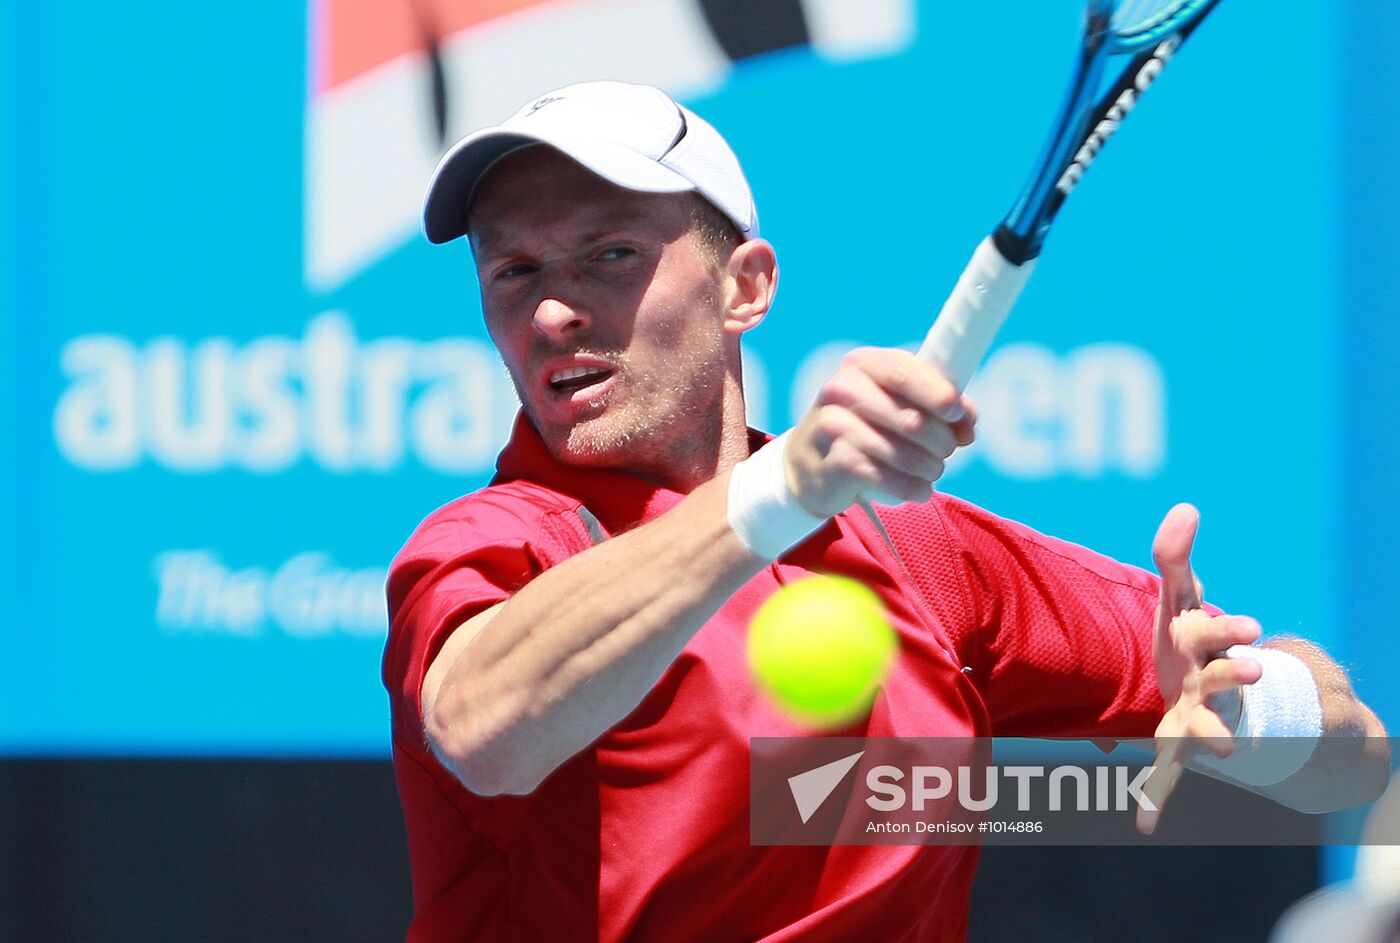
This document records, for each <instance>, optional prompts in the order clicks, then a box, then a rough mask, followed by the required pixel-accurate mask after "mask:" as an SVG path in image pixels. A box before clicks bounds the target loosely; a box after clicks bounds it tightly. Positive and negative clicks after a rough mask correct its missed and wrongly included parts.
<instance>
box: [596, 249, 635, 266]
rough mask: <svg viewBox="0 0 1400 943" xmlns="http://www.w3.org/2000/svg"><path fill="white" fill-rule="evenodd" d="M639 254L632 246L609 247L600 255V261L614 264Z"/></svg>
mask: <svg viewBox="0 0 1400 943" xmlns="http://www.w3.org/2000/svg"><path fill="white" fill-rule="evenodd" d="M636 254H637V250H636V249H633V248H632V247H631V246H608V247H607V248H606V249H604V250H603V251H601V252H599V253H598V256H597V257H598V259H599V261H602V262H614V261H617V260H620V259H626V258H629V257H631V256H634V255H636Z"/></svg>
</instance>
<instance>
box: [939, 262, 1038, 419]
mask: <svg viewBox="0 0 1400 943" xmlns="http://www.w3.org/2000/svg"><path fill="white" fill-rule="evenodd" d="M1034 268H1035V259H1029V260H1028V261H1026V262H1025V263H1024V264H1022V265H1015V264H1013V263H1011V262H1008V261H1007V260H1006V258H1005V257H1004V256H1003V255H1002V254H1001V250H999V249H998V248H997V247H996V243H995V242H993V241H992V237H991V236H988V237H987V238H986V239H983V240H982V242H981V244H980V245H978V246H977V251H976V252H974V253H972V261H971V262H969V263H968V264H967V268H965V269H963V273H962V275H961V276H960V277H959V278H958V283H957V285H955V286H954V287H953V293H952V294H951V295H949V296H948V300H947V301H945V302H943V310H942V311H940V312H938V318H937V319H936V320H935V321H934V322H933V327H931V328H929V332H928V336H927V337H925V338H924V343H923V345H922V346H921V347H920V348H919V354H918V356H919V359H920V360H923V361H926V362H928V363H931V364H933V365H934V366H935V367H938V368H939V369H940V370H942V371H943V375H944V376H946V377H947V378H948V379H949V380H951V381H952V382H953V385H954V386H956V387H957V388H958V392H962V391H963V390H965V389H966V388H967V384H968V381H969V380H971V379H972V375H973V374H974V373H976V372H977V365H978V364H980V363H981V362H982V357H983V356H984V355H985V354H986V353H987V348H988V347H991V346H992V340H993V339H994V338H995V337H996V336H997V331H998V330H1000V329H1001V325H1002V322H1003V321H1005V320H1006V316H1007V314H1009V313H1010V312H1011V309H1012V307H1013V306H1014V305H1015V304H1016V299H1017V298H1018V297H1020V294H1021V289H1022V288H1024V287H1025V286H1026V280H1027V279H1029V278H1030V277H1031V270H1032V269H1034Z"/></svg>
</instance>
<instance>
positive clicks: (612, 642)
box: [422, 348, 974, 795]
mask: <svg viewBox="0 0 1400 943" xmlns="http://www.w3.org/2000/svg"><path fill="white" fill-rule="evenodd" d="M954 412H956V413H957V415H958V416H959V418H957V419H953V420H945V419H943V418H941V416H943V415H951V414H953V413H954ZM973 422H974V419H973V417H972V415H971V412H970V407H969V405H968V404H967V402H966V401H965V400H963V399H961V398H960V397H959V395H958V393H957V391H956V390H954V389H953V386H952V384H950V383H949V382H948V381H947V380H946V379H944V378H943V376H942V375H941V374H940V373H939V372H938V371H937V370H935V369H934V368H933V367H930V366H929V365H927V364H923V363H921V362H919V361H917V360H915V358H914V357H913V355H911V354H909V353H907V352H905V351H901V350H886V349H875V348H866V349H863V350H861V351H857V352H855V353H853V354H852V355H851V356H850V357H848V358H847V360H846V362H845V363H844V364H843V365H842V367H841V369H839V370H838V371H837V372H836V374H835V375H834V376H833V377H832V378H831V379H830V380H829V381H828V382H827V384H826V385H825V386H824V387H823V388H822V391H821V392H820V393H819V394H818V399H817V403H816V404H815V405H814V406H813V407H812V409H811V410H810V411H809V412H808V414H807V415H806V416H805V417H804V418H803V420H802V421H801V422H799V424H798V425H797V427H796V428H795V429H794V430H793V431H792V433H791V435H790V436H789V437H788V439H787V441H786V443H782V442H776V443H770V444H769V446H766V447H765V448H773V447H775V446H776V447H778V448H783V447H784V445H785V446H786V451H785V452H784V453H783V455H784V456H785V458H786V461H785V462H781V463H779V464H777V465H774V466H771V467H772V468H774V469H775V470H776V471H777V472H778V473H779V474H780V475H784V474H785V481H782V480H780V481H778V482H776V483H775V487H777V488H779V489H784V488H785V489H786V491H787V492H788V494H789V495H790V497H791V498H792V499H794V500H796V501H797V502H798V503H799V504H800V505H801V506H802V508H804V509H805V513H806V515H807V516H808V517H810V523H809V525H808V527H809V529H814V528H815V527H816V526H817V524H819V523H820V521H821V520H822V519H823V518H826V517H829V516H830V515H832V514H835V513H838V512H839V511H841V510H843V509H844V508H846V507H848V506H849V505H850V504H851V503H852V502H853V501H855V499H856V498H857V497H858V496H859V495H863V494H868V495H874V494H880V495H891V496H893V497H894V499H895V500H899V499H913V498H916V497H918V498H927V496H928V494H929V488H930V483H931V482H932V481H933V480H935V479H936V478H938V477H939V475H940V474H942V471H943V460H944V459H946V458H947V457H948V455H949V454H951V453H952V451H953V449H954V448H955V447H956V446H958V445H966V444H968V443H969V442H970V441H971V440H972V428H973ZM755 457H757V456H755ZM752 460H753V459H750V461H752ZM741 464H742V463H741ZM731 474H732V473H728V472H726V473H722V474H720V475H719V476H718V477H717V478H715V479H712V480H711V481H708V482H706V483H704V484H702V485H700V486H699V487H698V488H696V489H695V490H694V491H693V492H691V493H690V494H689V495H688V496H686V498H685V499H684V500H683V501H681V502H680V503H679V504H678V505H676V506H675V507H674V508H672V509H671V510H669V511H667V512H666V513H665V514H663V515H661V516H660V517H658V518H657V519H656V520H653V521H651V522H649V523H647V524H645V525H643V526H641V527H638V528H637V529H636V530H633V531H629V532H627V533H625V534H622V535H620V536H618V537H615V538H613V539H611V540H608V541H605V542H604V543H602V544H600V545H598V546H596V547H593V548H590V549H588V550H585V551H583V552H582V553H579V554H577V555H576V556H574V557H571V558H570V559H568V560H565V561H564V562H562V563H560V564H559V565H558V566H555V567H553V568H552V569H549V570H547V571H545V572H544V573H542V574H540V575H539V576H538V577H536V578H535V579H534V580H532V581H531V582H530V583H528V584H527V585H526V586H524V587H523V588H522V589H520V590H519V591H518V592H517V593H516V594H515V595H514V596H512V597H511V598H510V599H508V600H506V601H505V602H503V603H500V604H499V605H497V606H494V607H492V608H490V609H487V610H486V611H484V612H481V613H479V614H478V615H476V616H475V617H474V618H472V619H470V620H468V621H467V622H465V623H464V624H463V625H462V626H460V627H459V628H457V629H456V630H454V631H453V632H452V633H451V635H449V636H448V638H447V641H446V642H445V643H444V645H443V647H442V649H441V650H440V651H439V653H438V654H437V656H436V657H435V658H434V660H433V662H432V664H431V666H429V668H428V671H427V674H426V677H425V678H424V683H423V690H422V710H423V716H424V721H425V727H426V732H427V736H428V741H429V743H430V744H431V746H432V748H433V750H434V752H435V753H436V754H437V756H438V757H439V759H440V760H441V761H442V762H443V764H444V765H445V766H446V767H447V768H448V769H449V770H451V771H452V772H453V773H454V775H456V776H457V778H458V779H459V780H461V782H462V783H463V784H464V785H466V786H467V788H469V789H471V790H472V791H474V792H477V793H479V794H483V795H493V794H501V793H508V794H525V793H529V792H532V791H533V790H534V789H535V787H536V786H538V785H539V783H540V782H541V781H543V779H544V778H545V777H546V776H548V775H549V773H551V772H553V771H554V770H555V769H556V768H558V767H559V766H560V765H562V764H563V763H564V762H565V761H567V760H568V759H569V758H570V757H572V756H574V755H575V754H577V753H578V752H579V751H581V750H583V749H584V748H586V747H587V746H588V745H589V744H590V743H592V742H593V740H595V739H596V738H597V737H598V736H599V735H601V734H602V733H604V732H605V731H607V730H608V729H609V728H610V727H612V726H613V725H614V724H616V723H617V722H618V721H620V720H622V719H623V718H625V717H626V716H627V715H628V714H629V713H630V712H631V711H632V710H633V709H634V708H635V707H636V706H637V705H638V704H640V703H641V701H642V699H643V698H644V697H645V696H646V694H647V692H648V691H649V690H650V689H651V687H652V685H653V684H655V683H656V681H657V679H658V678H660V677H661V675H662V673H663V672H664V671H665V670H666V668H667V666H669V665H670V664H671V662H672V661H673V660H675V658H676V657H677V655H678V654H679V653H680V652H681V650H682V649H683V648H684V647H685V644H686V642H687V641H689V639H690V637H691V636H692V635H694V634H695V632H696V631H698V630H699V628H700V627H701V626H702V625H703V624H704V623H705V622H706V620H708V619H709V618H710V616H712V615H713V614H714V613H715V612H716V611H717V610H718V609H719V607H720V606H721V605H723V604H724V602H725V600H727V599H728V598H729V597H730V596H731V595H732V594H733V593H734V592H735V591H736V590H737V589H738V588H739V587H740V586H742V585H743V584H744V583H745V582H746V581H748V580H749V579H750V578H751V577H753V576H754V575H755V574H756V573H758V572H759V571H760V570H761V569H762V568H763V567H764V566H766V565H767V563H768V562H769V558H768V557H765V556H762V555H759V554H757V553H755V552H754V551H753V550H752V549H751V547H750V546H749V545H747V544H746V543H745V542H744V541H743V540H741V539H740V537H739V536H738V535H737V534H736V532H735V531H734V529H733V528H732V526H731V524H732V518H731V515H730V511H731V508H729V506H728V499H729V496H730V495H729V480H730V478H731ZM777 552H778V551H774V553H775V554H776V553H777Z"/></svg>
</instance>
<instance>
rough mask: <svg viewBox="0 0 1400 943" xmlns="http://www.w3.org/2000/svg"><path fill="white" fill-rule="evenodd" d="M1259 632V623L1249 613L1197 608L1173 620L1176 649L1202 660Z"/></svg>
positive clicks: (1248, 639) (1245, 643) (1243, 642)
mask: <svg viewBox="0 0 1400 943" xmlns="http://www.w3.org/2000/svg"><path fill="white" fill-rule="evenodd" d="M1261 632H1262V629H1261V628H1260V626H1259V623H1258V622H1256V621H1255V620H1254V619H1251V618H1249V616H1212V615H1209V614H1207V613H1206V612H1204V611H1202V610H1200V609H1191V610H1188V611H1186V612H1183V613H1181V614H1180V615H1178V616H1177V617H1176V618H1174V619H1173V620H1172V635H1173V638H1174V641H1175V645H1176V647H1177V649H1179V650H1181V651H1183V652H1188V653H1190V654H1191V655H1193V656H1195V657H1196V658H1198V659H1202V660H1204V659H1206V658H1210V657H1212V656H1214V655H1216V654H1218V653H1220V652H1223V651H1225V649H1227V648H1229V647H1230V646H1231V645H1248V644H1250V643H1251V642H1253V641H1255V640H1256V639H1258V638H1259V635H1260V633H1261Z"/></svg>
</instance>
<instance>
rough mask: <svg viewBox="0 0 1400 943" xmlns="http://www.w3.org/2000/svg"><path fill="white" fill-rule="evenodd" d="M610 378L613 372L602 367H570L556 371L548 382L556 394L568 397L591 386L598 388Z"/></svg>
mask: <svg viewBox="0 0 1400 943" xmlns="http://www.w3.org/2000/svg"><path fill="white" fill-rule="evenodd" d="M610 376H612V371H611V370H606V369H603V368H602V367H570V368H568V369H567V370H556V371H554V372H553V373H551V374H550V375H549V380H548V381H547V382H548V383H549V388H550V389H551V390H553V391H554V392H555V393H558V394H561V395H563V396H568V395H570V394H572V393H577V392H578V391H579V390H583V389H587V388H588V387H590V386H597V385H598V384H599V383H602V382H603V381H604V380H606V379H607V378H608V377H610Z"/></svg>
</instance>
